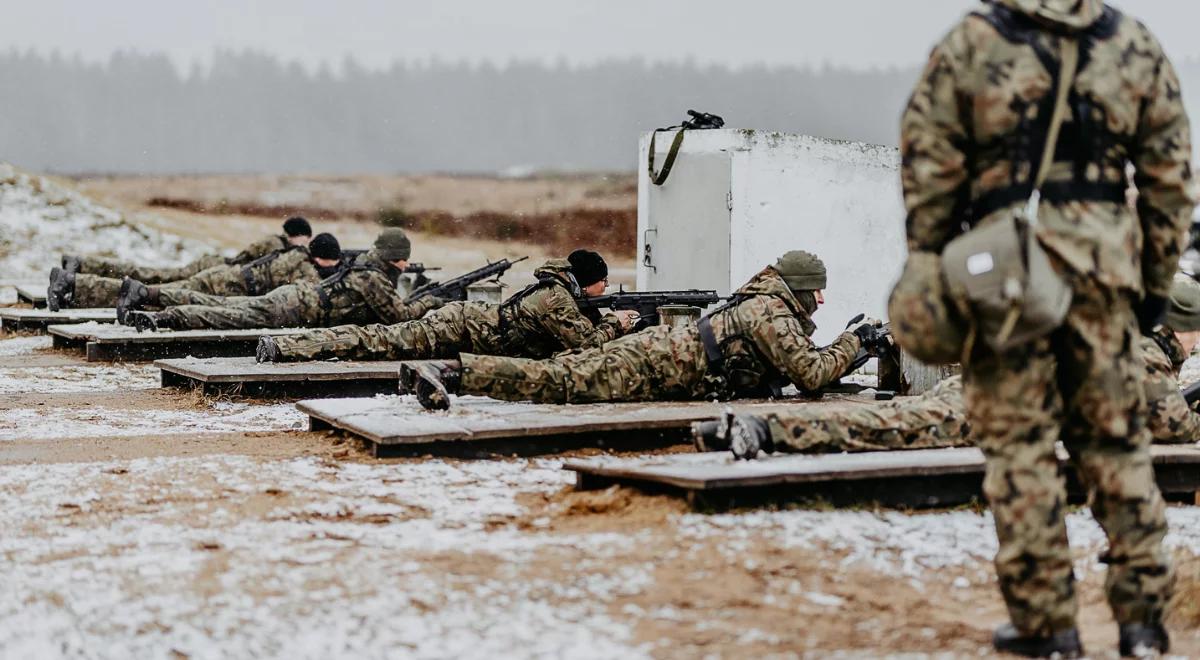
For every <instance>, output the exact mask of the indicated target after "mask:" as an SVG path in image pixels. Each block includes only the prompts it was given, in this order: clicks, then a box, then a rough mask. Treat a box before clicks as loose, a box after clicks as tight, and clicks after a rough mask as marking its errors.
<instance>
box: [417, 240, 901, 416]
mask: <svg viewBox="0 0 1200 660" xmlns="http://www.w3.org/2000/svg"><path fill="white" fill-rule="evenodd" d="M825 283H826V274H825V265H824V264H823V263H822V262H821V260H820V259H818V258H817V257H816V256H815V255H812V254H809V253H807V252H801V251H794V252H789V253H787V254H785V255H783V256H782V257H781V258H780V259H779V261H778V262H777V263H776V264H775V265H774V266H768V267H766V268H764V269H763V270H762V271H761V272H759V273H758V274H757V275H755V276H754V277H753V278H751V280H750V281H749V282H748V283H746V284H745V285H744V286H742V287H741V288H740V289H738V290H737V291H736V292H734V295H733V299H732V300H731V301H730V302H729V303H728V304H726V305H724V306H722V307H719V308H717V309H716V310H714V311H713V312H712V313H711V314H709V315H708V316H706V317H704V318H703V319H701V320H700V322H699V323H697V324H695V325H691V326H685V327H681V328H675V329H672V328H670V327H667V326H661V325H660V326H655V327H652V328H648V329H646V330H643V331H641V332H637V333H634V334H631V335H627V336H625V337H621V338H620V339H616V340H614V341H611V342H609V343H607V344H605V345H604V346H601V347H598V348H590V349H587V350H582V351H572V352H570V353H564V354H561V355H558V356H556V357H554V358H551V359H548V360H530V359H525V358H512V357H496V356H483V355H472V354H466V353H464V354H463V355H462V358H461V360H462V361H461V365H458V364H454V363H448V364H446V365H443V366H442V368H440V369H439V368H438V367H437V366H435V365H432V364H430V363H418V364H415V365H405V367H404V368H403V369H402V376H401V378H402V382H404V383H406V386H408V387H412V388H415V391H416V393H417V396H418V399H419V400H420V401H421V403H422V405H424V406H425V407H427V408H445V407H446V406H448V405H449V398H448V396H447V395H448V394H449V393H451V392H461V393H464V394H480V395H486V396H490V397H493V398H497V399H505V400H510V401H520V400H531V401H537V402H546V403H589V402H597V401H656V400H672V399H675V400H678V399H733V398H741V397H763V396H772V395H776V394H778V390H779V387H781V386H782V385H784V384H786V383H787V382H791V383H794V384H795V385H796V386H797V387H799V388H800V389H802V390H805V391H810V392H811V391H815V390H819V389H820V388H821V387H823V386H825V385H826V384H828V383H829V382H831V381H833V380H835V379H837V378H838V377H840V376H841V375H842V374H843V373H844V372H845V370H846V367H847V366H848V365H849V364H850V362H851V360H853V359H854V356H855V353H857V352H858V350H859V348H860V346H861V345H862V339H861V336H862V335H864V334H865V333H867V332H868V331H870V330H873V329H874V328H875V327H876V326H877V325H878V321H874V320H870V319H867V320H863V321H860V322H859V323H857V324H854V325H853V326H852V327H851V328H849V329H847V331H846V332H844V333H842V334H841V335H839V336H838V338H837V339H836V340H834V342H833V344H832V345H830V346H829V347H828V348H822V349H819V348H817V347H816V346H815V345H814V344H813V341H812V339H811V335H812V333H813V331H814V330H815V329H816V325H815V324H814V323H813V322H812V318H811V314H812V313H813V312H815V311H816V310H817V306H818V305H819V304H820V303H821V302H822V301H823V300H824V299H823V297H822V293H821V289H823V288H825Z"/></svg>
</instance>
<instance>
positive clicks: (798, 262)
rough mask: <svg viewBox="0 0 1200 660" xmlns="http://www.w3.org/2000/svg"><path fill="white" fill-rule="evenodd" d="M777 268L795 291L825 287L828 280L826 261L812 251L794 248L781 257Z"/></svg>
mask: <svg viewBox="0 0 1200 660" xmlns="http://www.w3.org/2000/svg"><path fill="white" fill-rule="evenodd" d="M775 270H776V272H778V273H779V274H780V275H781V276H783V281H784V282H786V283H787V285H788V288H789V289H791V290H793V291H816V290H818V289H824V288H825V284H826V282H827V277H826V274H825V262H823V261H821V258H820V257H818V256H817V255H815V254H813V253H811V252H805V251H804V250H792V251H791V252H787V253H785V254H784V255H783V256H782V257H779V261H776V262H775Z"/></svg>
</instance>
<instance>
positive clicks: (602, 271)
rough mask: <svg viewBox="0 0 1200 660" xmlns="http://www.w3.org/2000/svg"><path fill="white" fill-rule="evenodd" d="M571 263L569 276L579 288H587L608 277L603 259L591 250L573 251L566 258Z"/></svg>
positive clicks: (606, 265)
mask: <svg viewBox="0 0 1200 660" xmlns="http://www.w3.org/2000/svg"><path fill="white" fill-rule="evenodd" d="M567 261H569V262H571V274H572V275H574V276H575V281H576V282H579V286H581V287H588V286H591V285H593V284H595V283H596V282H599V281H600V280H602V279H604V278H606V277H608V264H606V263H604V257H602V256H600V254H599V253H597V252H592V251H591V250H575V251H574V252H572V253H571V256H569V257H567Z"/></svg>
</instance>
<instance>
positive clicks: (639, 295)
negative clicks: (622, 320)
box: [576, 289, 721, 331]
mask: <svg viewBox="0 0 1200 660" xmlns="http://www.w3.org/2000/svg"><path fill="white" fill-rule="evenodd" d="M720 300H721V297H720V296H718V295H717V292H716V291H701V290H700V289H686V290H683V291H641V292H636V291H625V290H620V291H618V292H616V293H609V294H605V295H602V296H592V297H589V298H580V299H579V300H578V301H576V302H578V303H579V309H580V310H582V311H583V312H584V313H587V312H589V311H592V310H597V309H611V310H613V311H614V312H615V311H617V310H622V309H631V310H633V311H635V312H637V313H638V321H637V323H636V324H635V325H634V326H633V330H634V331H637V330H643V329H645V328H648V327H650V326H652V325H658V323H659V317H658V308H659V307H662V306H663V305H691V306H695V307H708V306H709V305H711V304H713V303H716V302H719V301H720Z"/></svg>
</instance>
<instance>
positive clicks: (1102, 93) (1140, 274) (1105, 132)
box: [892, 0, 1192, 655]
mask: <svg viewBox="0 0 1200 660" xmlns="http://www.w3.org/2000/svg"><path fill="white" fill-rule="evenodd" d="M1075 44H1078V52H1079V54H1080V56H1079V64H1078V72H1077V74H1076V75H1075V77H1074V80H1073V84H1072V85H1071V87H1070V88H1069V92H1070V93H1069V95H1068V96H1067V98H1066V109H1067V112H1066V116H1065V121H1064V123H1063V125H1062V129H1061V134H1060V137H1059V139H1058V141H1057V148H1056V149H1055V150H1054V157H1053V163H1052V165H1051V167H1050V168H1049V170H1048V176H1047V178H1046V182H1045V184H1044V185H1043V186H1042V187H1041V193H1042V195H1041V205H1040V207H1039V213H1038V225H1037V227H1036V232H1037V233H1036V236H1037V238H1038V240H1039V242H1040V244H1041V245H1042V246H1043V247H1044V248H1045V250H1046V252H1047V253H1048V254H1049V258H1050V262H1051V266H1052V267H1053V269H1054V270H1055V271H1056V272H1057V273H1059V274H1060V275H1062V276H1063V277H1064V278H1065V280H1066V282H1067V284H1068V286H1069V288H1070V290H1071V294H1072V301H1071V305H1070V308H1069V311H1068V312H1067V316H1066V319H1065V320H1064V321H1063V322H1062V324H1061V325H1060V326H1059V327H1058V328H1057V329H1056V330H1053V332H1051V334H1049V335H1047V336H1043V337H1040V338H1037V339H1033V340H1030V341H1028V342H1027V343H1024V344H1022V345H1019V346H1016V347H1014V348H1009V349H1006V350H1003V351H999V352H998V351H995V350H993V349H991V348H990V347H989V346H987V345H986V343H985V342H983V341H976V342H974V344H973V347H971V346H968V348H969V349H970V351H969V353H968V354H966V355H965V356H964V358H963V362H964V364H963V367H964V378H963V382H964V396H965V400H966V406H967V416H968V420H969V421H970V424H971V428H972V432H973V434H974V437H975V440H976V442H977V443H978V444H980V446H981V447H982V448H983V449H984V452H985V455H986V456H987V457H988V468H987V476H986V478H985V481H984V490H985V493H986V495H987V496H988V499H989V501H990V502H991V505H992V511H993V514H994V517H995V522H996V530H997V535H998V537H999V541H1000V550H999V552H998V554H997V557H996V571H997V575H998V577H999V581H1000V589H1001V592H1002V594H1003V596H1004V599H1005V602H1006V604H1007V606H1008V612H1009V615H1010V617H1011V619H1012V625H1011V626H1005V627H1003V628H1001V629H999V630H998V631H997V633H996V636H995V638H994V640H993V641H994V644H995V646H996V648H997V649H1000V650H1003V651H1008V652H1013V653H1018V654H1025V655H1037V654H1050V653H1054V652H1058V653H1062V654H1064V655H1072V654H1078V653H1081V652H1082V649H1081V648H1080V645H1079V641H1078V635H1077V633H1076V630H1075V615H1076V611H1077V603H1076V598H1075V589H1074V584H1073V574H1072V560H1071V554H1070V550H1069V548H1068V544H1067V535H1066V527H1065V523H1064V520H1063V512H1064V510H1065V506H1066V493H1065V486H1064V483H1063V477H1062V475H1061V474H1059V471H1058V467H1057V461H1056V460H1055V459H1054V443H1055V441H1056V440H1060V439H1061V440H1062V441H1063V443H1064V444H1065V445H1066V447H1067V449H1068V451H1070V453H1071V454H1072V457H1073V461H1074V465H1075V466H1076V467H1077V468H1078V469H1079V474H1080V477H1081V480H1082V482H1083V484H1084V485H1085V487H1086V488H1087V489H1088V491H1089V495H1090V497H1089V501H1090V502H1092V509H1093V512H1094V514H1095V516H1096V518H1097V520H1098V521H1099V522H1100V523H1101V525H1102V526H1103V527H1104V528H1105V530H1106V531H1107V532H1108V535H1109V551H1108V558H1109V559H1108V566H1109V568H1108V571H1109V574H1108V580H1107V586H1108V590H1109V601H1110V604H1111V605H1112V607H1113V610H1114V614H1115V617H1116V619H1117V621H1118V623H1119V624H1120V631H1119V632H1120V639H1121V646H1122V650H1126V649H1127V648H1132V646H1133V645H1136V644H1143V645H1145V646H1147V647H1148V648H1158V649H1165V647H1166V645H1167V641H1166V631H1165V629H1164V628H1163V627H1162V620H1163V615H1164V609H1165V607H1166V603H1167V600H1168V598H1169V595H1170V594H1169V592H1170V588H1169V587H1170V583H1171V578H1170V569H1169V566H1168V563H1167V556H1166V553H1165V551H1164V550H1163V547H1162V539H1163V536H1164V535H1165V533H1166V522H1165V516H1164V512H1163V508H1164V505H1163V502H1162V497H1161V495H1160V494H1159V492H1158V490H1157V487H1156V485H1155V482H1154V474H1153V470H1152V468H1151V466H1150V460H1149V457H1148V451H1149V447H1148V445H1149V441H1150V435H1149V433H1148V431H1147V430H1146V425H1145V407H1144V399H1143V395H1142V389H1141V386H1140V382H1139V381H1140V377H1141V375H1142V372H1141V369H1140V365H1139V360H1138V359H1137V358H1136V355H1135V351H1134V348H1133V347H1134V345H1135V344H1136V338H1137V333H1138V329H1139V326H1140V327H1142V328H1147V329H1149V328H1151V327H1153V326H1154V325H1156V324H1157V323H1159V322H1160V321H1161V316H1162V312H1163V311H1164V308H1165V305H1164V299H1165V297H1166V295H1167V292H1168V290H1169V288H1170V286H1171V277H1172V275H1173V273H1174V272H1175V269H1176V266H1177V262H1178V259H1179V256H1180V254H1181V251H1182V247H1183V244H1184V239H1185V233H1186V230H1187V226H1188V222H1189V220H1190V217H1191V213H1192V201H1191V200H1192V198H1191V193H1192V189H1191V169H1190V165H1189V159H1190V157H1191V138H1190V133H1189V127H1188V120H1187V116H1186V114H1185V112H1184V109H1183V105H1182V98H1181V95H1180V89H1179V81H1178V78H1177V77H1176V75H1175V71H1174V69H1173V67H1172V66H1171V64H1170V62H1169V61H1168V60H1167V58H1166V57H1165V55H1164V54H1163V52H1162V49H1161V47H1160V46H1159V44H1158V42H1157V41H1156V40H1155V39H1154V37H1153V36H1152V35H1151V34H1150V32H1149V31H1148V30H1147V29H1146V28H1145V27H1144V26H1143V25H1141V24H1140V23H1138V22H1137V21H1136V20H1134V19H1132V18H1130V17H1127V16H1123V15H1121V14H1120V13H1119V12H1117V11H1116V10H1114V9H1112V8H1109V7H1106V6H1104V5H1103V4H1102V3H1101V2H1099V1H1098V0H995V1H993V2H989V3H986V4H985V5H984V6H983V7H982V8H981V9H980V10H979V11H977V12H975V13H973V14H971V15H970V16H968V17H967V18H965V19H964V20H963V21H962V22H961V23H959V24H958V25H957V26H956V27H955V28H954V29H953V30H951V32H950V33H949V34H948V35H947V36H946V37H945V39H943V41H942V42H941V43H940V44H938V45H937V46H936V47H935V48H934V50H933V53H932V55H931V56H930V61H929V64H928V66H927V67H926V69H925V71H924V73H923V74H922V76H921V79H920V81H919V82H918V83H917V86H916V89H915V90H914V92H913V96H912V98H911V100H910V102H909V104H908V107H907V109H906V111H905V113H904V116H903V119H902V124H901V133H902V134H901V149H902V161H903V162H902V179H903V185H904V199H905V204H906V206H907V209H908V218H907V225H906V226H907V230H908V245H909V249H910V251H911V252H913V253H914V254H916V253H924V254H928V255H937V254H939V253H940V252H941V251H942V250H943V248H945V247H946V245H947V243H948V242H949V241H950V240H951V239H953V238H955V237H956V236H958V235H959V234H961V233H962V231H963V230H964V228H968V227H970V228H974V227H980V226H985V225H988V224H989V223H993V222H1001V221H1004V222H1011V219H1012V217H1013V214H1014V213H1016V212H1017V211H1018V210H1019V209H1020V208H1022V207H1023V206H1024V205H1025V203H1026V200H1028V199H1029V197H1030V194H1031V192H1032V188H1033V179H1034V177H1035V175H1036V173H1037V170H1038V166H1039V161H1040V160H1041V154H1042V150H1043V147H1044V146H1045V145H1046V143H1047V142H1048V140H1047V133H1048V129H1049V125H1050V116H1051V114H1052V112H1053V110H1054V107H1055V97H1056V95H1057V92H1058V89H1057V87H1058V85H1057V81H1058V79H1059V76H1060V71H1061V70H1062V69H1063V61H1064V53H1066V52H1067V51H1068V49H1072V48H1074V45H1075ZM1129 162H1132V164H1133V165H1134V167H1135V168H1136V175H1135V181H1136V183H1137V185H1138V188H1139V190H1140V191H1142V197H1141V198H1140V199H1139V203H1138V214H1137V215H1135V214H1134V213H1133V212H1132V211H1130V210H1129V209H1128V208H1127V207H1126V205H1125V204H1124V191H1125V188H1126V184H1127V182H1126V181H1125V175H1124V172H1125V167H1126V164H1127V163H1129ZM977 265H979V266H980V268H983V267H984V266H989V265H990V264H983V263H980V264H977ZM1005 266H1006V265H1005V264H997V265H996V266H995V267H996V268H1004V267H1005ZM898 288H899V287H898ZM960 302H963V301H960ZM960 308H962V309H965V310H967V314H968V316H969V317H970V318H968V321H969V322H970V323H971V324H972V326H973V327H978V322H979V318H978V317H977V316H976V311H975V309H974V308H971V307H968V306H966V305H965V302H964V304H962V305H960ZM892 320H893V327H895V326H896V324H897V319H896V318H895V316H893V319H892ZM897 336H899V334H897Z"/></svg>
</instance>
